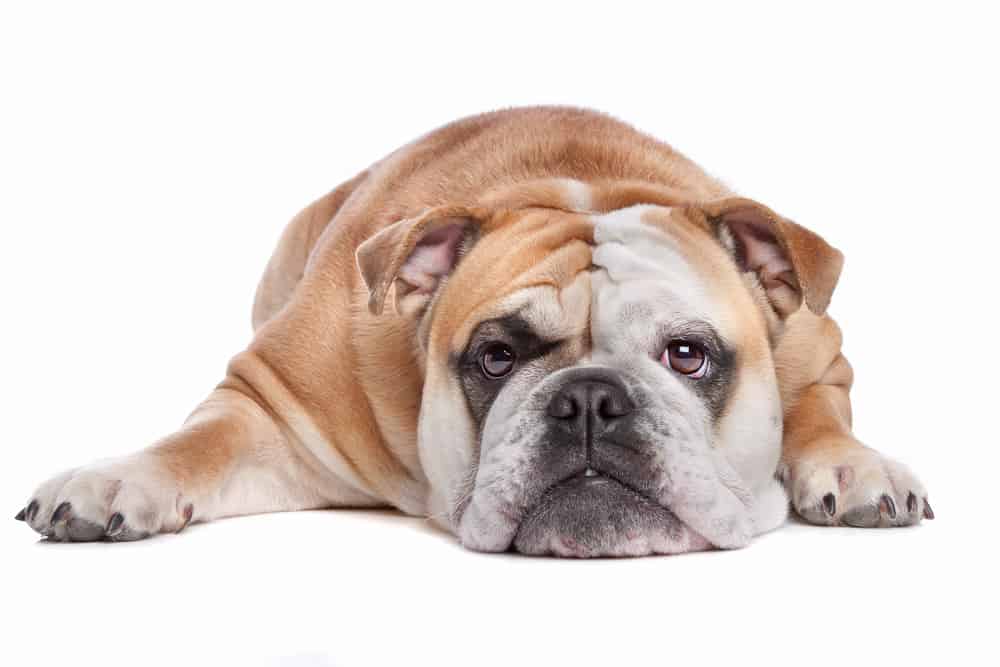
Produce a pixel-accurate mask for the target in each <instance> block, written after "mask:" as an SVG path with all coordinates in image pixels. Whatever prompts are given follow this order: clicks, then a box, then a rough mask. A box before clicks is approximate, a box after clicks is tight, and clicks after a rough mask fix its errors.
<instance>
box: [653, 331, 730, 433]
mask: <svg viewBox="0 0 1000 667" xmlns="http://www.w3.org/2000/svg"><path fill="white" fill-rule="evenodd" d="M656 340H657V349H656V350H653V351H652V352H653V355H654V357H655V358H659V357H660V355H662V354H663V351H664V350H665V349H666V347H667V345H669V344H670V342H671V341H675V340H684V341H688V342H691V343H696V344H697V345H699V346H700V347H701V348H702V349H703V350H704V351H705V353H706V354H707V355H708V360H709V364H710V365H709V369H708V372H707V373H706V374H705V376H704V377H702V378H699V379H696V380H695V379H692V380H686V382H688V384H689V386H690V387H691V390H692V391H693V392H695V393H696V394H698V395H699V396H700V397H701V398H702V400H703V401H704V402H705V404H706V405H707V406H708V409H709V411H710V412H711V414H712V420H713V421H717V420H718V419H719V417H720V416H722V413H723V412H724V411H725V408H726V403H727V402H728V401H729V396H730V394H731V393H732V384H733V377H734V376H735V374H736V363H737V355H736V350H735V349H733V347H732V345H730V344H729V343H727V342H726V340H725V339H723V338H722V336H721V335H719V333H718V332H717V331H716V330H715V327H713V326H712V325H710V324H708V323H707V322H701V321H683V322H669V323H666V324H663V325H662V326H661V327H660V331H659V334H658V335H657V337H656ZM664 371H665V372H670V371H669V369H664Z"/></svg>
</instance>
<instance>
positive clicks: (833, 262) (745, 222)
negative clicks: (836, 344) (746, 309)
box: [694, 197, 844, 318]
mask: <svg viewBox="0 0 1000 667" xmlns="http://www.w3.org/2000/svg"><path fill="white" fill-rule="evenodd" d="M694 208H695V209H697V211H698V212H700V214H701V215H704V217H705V219H706V220H707V222H708V224H709V225H710V227H711V229H712V230H713V231H714V232H715V234H716V235H717V236H718V238H719V240H720V241H721V242H722V244H723V245H724V246H726V247H727V248H728V249H729V251H730V252H731V253H732V255H733V258H734V259H735V260H736V264H737V265H738V266H739V268H740V270H741V271H743V272H748V271H751V272H753V273H755V274H756V275H757V279H758V281H759V282H760V285H761V287H762V288H763V289H764V292H765V294H766V295H767V299H768V301H769V302H770V304H771V307H772V308H773V309H774V310H775V312H776V313H777V314H778V315H779V316H780V317H782V318H785V317H788V316H789V315H791V314H792V313H794V312H795V311H797V310H798V309H799V308H800V307H801V305H802V302H803V300H804V301H805V303H806V306H807V307H808V308H809V310H811V311H812V312H813V313H815V314H817V315H822V314H824V313H825V312H826V309H827V306H829V305H830V297H831V296H832V295H833V289H834V287H836V285H837V279H838V278H839V277H840V269H841V267H842V266H843V264H844V256H843V255H842V254H841V253H840V251H839V250H837V249H836V248H833V247H832V246H830V245H829V244H828V243H827V242H826V241H824V240H823V239H822V238H820V236H819V235H818V234H815V233H813V232H811V231H809V230H808V229H806V228H805V227H801V226H799V225H797V224H795V223H794V222H792V221H790V220H786V219H785V218H783V217H781V216H780V215H778V214H777V213H775V212H774V211H772V210H771V209H769V208H767V207H766V206H763V205H761V204H758V203H757V202H755V201H753V200H751V199H743V198H739V197H733V198H727V199H721V200H717V201H712V202H709V203H707V204H699V205H696V206H695V207H694Z"/></svg>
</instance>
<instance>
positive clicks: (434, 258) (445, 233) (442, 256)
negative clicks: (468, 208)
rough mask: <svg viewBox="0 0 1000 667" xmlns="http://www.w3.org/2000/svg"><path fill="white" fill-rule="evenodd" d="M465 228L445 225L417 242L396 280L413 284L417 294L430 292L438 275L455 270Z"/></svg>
mask: <svg viewBox="0 0 1000 667" xmlns="http://www.w3.org/2000/svg"><path fill="white" fill-rule="evenodd" d="M464 228H465V225H464V224H462V223H455V224H451V225H446V226H444V227H441V228H439V229H435V230H434V231H433V232H431V233H430V234H428V235H427V236H425V237H424V238H422V239H420V242H419V243H418V244H417V245H416V247H415V248H414V249H413V252H412V253H410V256H409V257H408V258H407V260H406V262H405V263H404V264H403V266H402V267H400V269H399V274H398V277H399V278H400V279H402V280H405V281H406V282H408V283H409V284H411V285H413V287H414V289H415V291H417V292H431V291H433V290H434V288H435V287H436V286H437V284H438V281H439V280H440V279H441V276H445V275H447V274H449V273H451V270H452V269H453V268H454V267H455V258H456V255H457V254H458V244H459V243H460V242H461V240H462V231H463V230H464Z"/></svg>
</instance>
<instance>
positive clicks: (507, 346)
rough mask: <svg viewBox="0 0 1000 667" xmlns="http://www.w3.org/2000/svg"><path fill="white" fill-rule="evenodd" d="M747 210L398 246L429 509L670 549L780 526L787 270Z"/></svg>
mask: <svg viewBox="0 0 1000 667" xmlns="http://www.w3.org/2000/svg"><path fill="white" fill-rule="evenodd" d="M740 201H745V200H740ZM747 206H748V205H747V204H737V205H736V208H734V209H733V211H735V215H733V214H732V212H731V211H729V212H727V211H725V210H723V211H722V212H721V213H718V212H717V214H716V215H715V217H712V218H710V217H709V216H708V215H707V214H706V213H705V211H704V210H703V209H689V208H685V209H678V208H665V207H657V206H636V207H631V208H627V209H622V210H619V211H615V212H612V213H609V214H605V215H587V214H582V213H569V212H564V211H558V210H552V209H531V210H525V211H521V212H517V213H506V214H504V216H503V218H504V219H502V220H500V221H497V220H493V221H491V223H487V224H480V225H478V226H476V227H475V230H474V232H473V233H471V234H470V233H469V226H468V224H467V223H463V222H461V221H460V219H458V218H455V217H453V216H448V217H446V218H443V220H444V222H440V223H435V224H434V226H433V228H432V229H431V230H430V231H427V230H423V231H421V232H420V233H419V240H417V241H416V244H415V245H414V246H413V247H411V248H410V249H408V250H405V251H404V253H403V254H406V255H407V257H411V258H412V257H413V256H416V257H417V261H416V262H412V260H411V259H404V260H400V259H399V258H397V261H403V262H404V263H403V264H402V265H401V267H400V268H399V269H398V271H396V272H395V274H394V275H397V276H399V275H403V276H407V275H408V278H404V280H406V282H405V284H404V285H403V286H402V287H401V286H400V285H399V284H398V282H397V290H398V291H397V302H398V303H400V307H401V310H404V311H407V310H408V311H409V312H411V313H414V316H417V317H419V318H422V319H421V327H420V336H419V337H420V338H421V341H420V345H421V346H422V348H423V349H424V350H425V365H426V369H425V383H424V389H423V398H422V404H421V416H420V426H419V447H420V457H421V462H422V464H423V467H424V470H425V472H426V474H427V477H428V480H429V482H430V485H431V494H432V503H431V507H432V511H433V512H434V513H435V514H436V516H437V518H438V519H439V520H441V522H442V523H444V524H445V525H446V526H447V527H449V528H450V529H451V530H452V531H453V532H455V533H456V534H457V535H458V536H459V538H460V539H461V541H462V543H463V544H464V545H466V546H468V547H470V548H474V549H477V550H484V551H505V550H507V549H510V548H512V547H513V548H514V549H516V550H518V551H521V552H524V553H529V554H555V555H565V556H612V555H643V554H649V553H678V552H683V551H691V550H700V549H706V548H711V547H713V546H718V547H734V546H742V545H744V544H746V543H747V542H748V541H749V539H750V538H751V537H752V536H753V535H756V534H758V533H760V532H763V531H765V530H769V529H771V528H773V527H775V526H776V525H778V524H779V523H780V522H781V521H782V520H783V519H784V516H785V511H786V504H787V503H786V500H785V497H784V494H783V492H782V490H781V488H780V485H778V484H777V483H776V482H775V481H774V479H773V475H774V472H775V468H776V466H777V462H778V457H779V455H780V448H781V421H782V411H781V404H780V400H779V395H778V390H777V386H776V378H775V372H774V367H773V362H772V357H771V348H772V345H773V343H774V341H775V340H776V338H777V336H778V334H779V333H780V325H781V318H782V317H783V316H785V315H787V314H788V313H789V312H791V311H792V310H794V309H795V308H797V306H798V304H799V303H800V299H801V296H802V294H803V292H804V291H805V290H804V288H803V287H802V286H801V285H800V281H801V282H804V281H802V279H800V278H799V277H798V276H797V275H796V270H795V269H796V267H794V266H793V263H794V262H793V261H792V259H791V258H790V257H789V251H788V248H787V246H782V244H781V240H783V239H782V237H779V236H778V235H777V234H778V233H777V232H775V231H774V230H772V229H771V228H770V226H769V223H768V221H767V220H766V219H765V218H763V217H761V216H762V215H764V214H762V213H760V212H759V210H758V209H756V208H753V207H751V208H749V209H748V208H747ZM761 210H764V211H766V209H761ZM747 211H749V216H748V214H747ZM768 213H769V212H768ZM727 215H729V216H730V218H731V219H730V220H726V216H727ZM439 219H441V218H439ZM730 223H731V224H730ZM398 243H399V240H398V239H397V240H396V244H397V245H398ZM442 243H444V244H445V245H447V246H450V247H448V248H444V247H442V246H441V244H442ZM762 244H763V245H762ZM404 246H405V243H404ZM832 252H835V251H832ZM409 253H412V254H409ZM769 253H770V254H769ZM359 257H360V255H359ZM761 262H764V264H761ZM798 263H799V264H801V262H798ZM765 265H766V266H765ZM362 267H363V268H364V262H362ZM799 268H801V267H799ZM789 272H790V273H789ZM418 274H419V275H418ZM445 275H447V276H448V278H447V280H441V279H440V278H441V277H443V276H445ZM779 275H780V276H781V279H780V280H778V279H776V277H777V276H779ZM429 276H437V279H433V280H432V279H431V278H429ZM810 278H812V277H811V276H810ZM369 284H370V285H371V284H372V283H371V282H369ZM830 289H832V285H831V287H830ZM806 297H807V301H808V297H809V295H808V294H806ZM407 299H409V300H410V302H411V303H410V304H409V305H408V306H407V305H406V304H405V303H401V302H404V301H406V300H407Z"/></svg>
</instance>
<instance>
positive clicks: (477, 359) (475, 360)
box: [452, 313, 561, 428]
mask: <svg viewBox="0 0 1000 667" xmlns="http://www.w3.org/2000/svg"><path fill="white" fill-rule="evenodd" d="M498 342H500V343H504V344H506V345H508V346H510V348H511V349H512V350H513V351H514V352H515V353H516V362H515V365H514V369H513V371H511V372H510V373H509V374H508V375H505V376H504V377H502V378H491V377H488V376H487V375H485V374H484V373H483V366H482V355H483V354H484V353H486V352H487V351H488V349H489V348H490V346H491V345H495V344H496V343H498ZM560 344H561V341H558V340H556V341H553V340H546V339H543V338H542V337H540V336H539V335H537V334H536V333H535V331H534V329H532V327H531V325H530V324H529V323H528V322H527V321H526V320H525V319H524V318H523V317H521V316H520V315H518V314H516V313H515V314H513V315H508V316H507V317H502V318H499V319H495V320H487V321H485V322H481V323H480V324H479V326H477V327H476V329H475V331H473V333H472V336H471V337H470V338H469V344H468V345H467V346H466V348H465V350H464V351H463V352H462V353H461V354H460V355H456V356H454V357H453V358H452V367H453V370H454V372H455V373H457V374H458V378H459V380H460V381H461V383H462V389H463V391H464V393H465V399H466V401H467V403H468V405H469V411H470V412H471V413H472V416H473V419H475V421H476V426H477V427H479V428H481V427H482V423H483V421H484V420H485V419H486V414H487V413H488V412H489V409H490V406H492V405H493V401H495V400H496V397H497V395H498V394H499V393H500V390H501V389H503V387H504V385H505V384H506V383H507V382H509V381H510V379H511V378H513V377H514V376H516V375H517V374H518V373H519V372H520V371H521V370H523V369H524V368H525V367H526V366H527V365H529V364H530V363H531V362H532V361H535V360H537V359H540V358H542V357H544V356H545V355H547V354H549V353H550V352H552V351H553V350H555V349H556V348H557V347H559V345H560Z"/></svg>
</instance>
